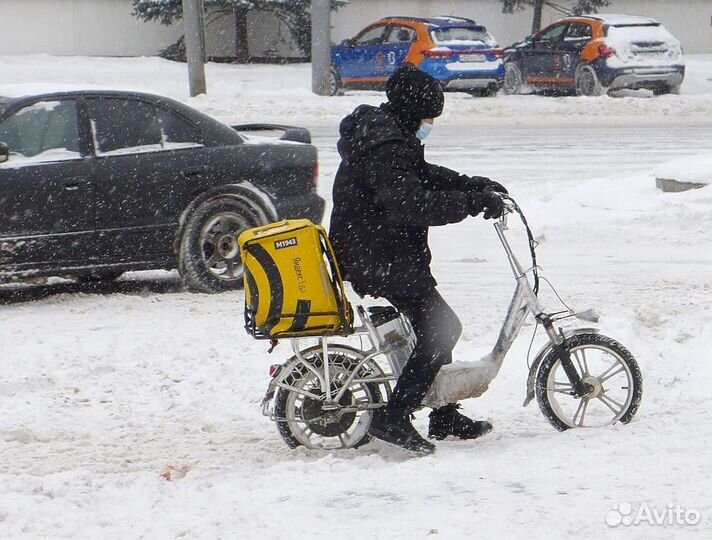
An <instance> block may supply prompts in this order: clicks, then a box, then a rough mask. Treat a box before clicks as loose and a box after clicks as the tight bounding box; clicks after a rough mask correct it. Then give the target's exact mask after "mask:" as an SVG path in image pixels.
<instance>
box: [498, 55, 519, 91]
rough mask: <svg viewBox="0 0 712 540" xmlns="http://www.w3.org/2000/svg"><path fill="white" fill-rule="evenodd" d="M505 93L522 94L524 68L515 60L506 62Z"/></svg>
mask: <svg viewBox="0 0 712 540" xmlns="http://www.w3.org/2000/svg"><path fill="white" fill-rule="evenodd" d="M502 90H504V93H505V94H520V93H521V92H522V70H521V69H520V67H519V65H517V64H516V63H514V62H507V63H506V64H504V86H503V87H502Z"/></svg>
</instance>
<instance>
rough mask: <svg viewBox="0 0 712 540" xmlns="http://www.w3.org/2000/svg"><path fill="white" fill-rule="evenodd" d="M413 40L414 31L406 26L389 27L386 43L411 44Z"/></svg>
mask: <svg viewBox="0 0 712 540" xmlns="http://www.w3.org/2000/svg"><path fill="white" fill-rule="evenodd" d="M414 40H415V30H413V29H412V28H408V27H407V26H391V31H390V32H389V33H388V39H387V40H386V42H387V43H411V42H413V41H414Z"/></svg>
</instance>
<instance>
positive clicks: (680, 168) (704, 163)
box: [655, 152, 712, 184]
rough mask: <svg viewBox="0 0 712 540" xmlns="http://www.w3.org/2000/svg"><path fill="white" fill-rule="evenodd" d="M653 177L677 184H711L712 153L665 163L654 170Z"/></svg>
mask: <svg viewBox="0 0 712 540" xmlns="http://www.w3.org/2000/svg"><path fill="white" fill-rule="evenodd" d="M655 176H656V177H657V178H669V179H672V180H677V181H678V182H694V183H699V184H712V152H707V153H705V154H697V155H694V156H685V157H681V158H678V159H673V160H671V161H668V162H665V163H663V164H661V165H659V166H658V167H656V168H655Z"/></svg>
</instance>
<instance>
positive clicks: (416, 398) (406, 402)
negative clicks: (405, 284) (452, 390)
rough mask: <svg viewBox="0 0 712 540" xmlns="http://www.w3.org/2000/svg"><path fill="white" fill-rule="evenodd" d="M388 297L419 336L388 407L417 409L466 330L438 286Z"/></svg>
mask: <svg viewBox="0 0 712 540" xmlns="http://www.w3.org/2000/svg"><path fill="white" fill-rule="evenodd" d="M386 299H387V300H388V301H389V302H390V303H391V304H393V306H394V307H395V308H396V309H397V310H398V311H400V312H401V313H403V314H404V315H405V316H406V317H407V318H408V320H410V323H411V325H412V326H413V330H414V331H415V336H416V338H417V343H416V345H415V349H414V350H413V354H411V355H410V358H409V359H408V362H407V363H406V365H405V367H404V368H403V373H402V374H401V376H400V377H399V378H398V382H397V383H396V387H395V388H394V389H393V394H392V395H391V398H390V400H389V402H388V407H389V408H394V409H404V408H407V409H417V408H418V407H420V403H421V402H422V401H423V398H424V397H425V394H427V392H428V389H429V388H430V386H431V385H432V384H433V381H434V380H435V376H436V375H437V374H438V371H439V370H440V368H441V367H442V366H444V365H445V364H449V363H451V362H452V350H453V348H454V347H455V344H456V343H457V340H458V339H459V338H460V334H461V333H462V324H461V323H460V320H459V319H458V318H457V315H455V312H454V311H453V310H452V308H451V307H450V306H449V305H447V302H445V300H443V297H442V296H440V293H439V292H438V291H437V290H436V289H435V288H433V289H430V290H428V291H426V292H425V293H420V294H418V295H417V296H387V297H386Z"/></svg>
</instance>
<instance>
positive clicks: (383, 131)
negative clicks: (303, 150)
mask: <svg viewBox="0 0 712 540" xmlns="http://www.w3.org/2000/svg"><path fill="white" fill-rule="evenodd" d="M386 108H387V104H386V105H382V106H381V108H379V107H373V106H371V105H359V106H358V107H356V109H354V112H352V113H351V114H350V115H348V116H347V117H346V118H344V119H343V120H342V121H341V124H340V125H339V134H340V135H341V138H340V139H339V141H338V142H337V143H336V147H337V149H338V150H339V155H340V156H341V159H343V160H345V161H346V162H353V161H355V160H357V159H358V158H359V157H361V156H363V155H364V154H366V153H368V152H369V151H370V150H372V149H373V148H375V147H377V146H380V145H382V144H384V143H387V142H404V141H405V140H406V139H407V138H408V133H407V132H406V131H404V128H403V126H401V125H400V122H399V119H398V118H397V117H395V116H394V115H393V114H388V112H387V111H386V110H385V109H386Z"/></svg>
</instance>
